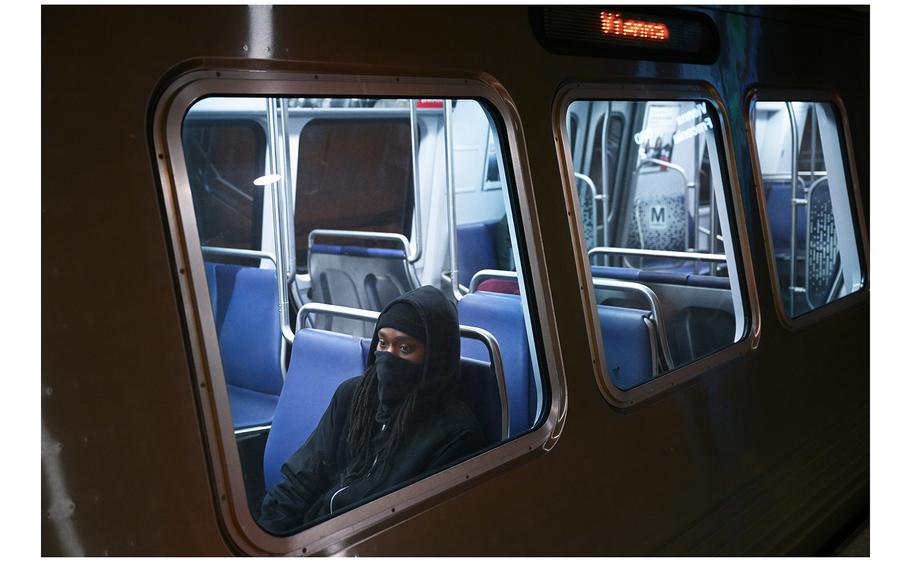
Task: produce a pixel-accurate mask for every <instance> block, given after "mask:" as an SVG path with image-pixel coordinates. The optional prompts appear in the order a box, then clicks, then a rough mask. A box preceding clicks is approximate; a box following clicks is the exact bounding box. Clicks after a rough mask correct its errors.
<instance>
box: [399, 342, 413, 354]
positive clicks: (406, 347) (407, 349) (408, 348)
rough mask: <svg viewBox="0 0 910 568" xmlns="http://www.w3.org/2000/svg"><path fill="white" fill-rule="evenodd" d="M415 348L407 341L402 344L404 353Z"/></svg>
mask: <svg viewBox="0 0 910 568" xmlns="http://www.w3.org/2000/svg"><path fill="white" fill-rule="evenodd" d="M413 350H414V349H413V348H412V347H411V346H410V345H408V344H407V343H405V344H404V345H402V346H401V352H402V353H410V352H411V351H413Z"/></svg>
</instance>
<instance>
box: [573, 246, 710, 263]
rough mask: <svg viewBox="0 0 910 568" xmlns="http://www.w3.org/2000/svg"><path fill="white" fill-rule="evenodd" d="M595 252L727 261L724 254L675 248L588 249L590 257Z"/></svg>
mask: <svg viewBox="0 0 910 568" xmlns="http://www.w3.org/2000/svg"><path fill="white" fill-rule="evenodd" d="M595 254H618V255H623V256H646V257H653V258H672V259H676V260H680V259H681V260H699V261H705V262H727V257H726V256H725V255H722V254H709V253H704V252H683V251H675V250H652V249H630V248H620V247H594V248H592V249H591V250H589V251H588V259H590V258H591V257H592V256H594V255H595Z"/></svg>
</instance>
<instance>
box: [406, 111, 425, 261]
mask: <svg viewBox="0 0 910 568" xmlns="http://www.w3.org/2000/svg"><path fill="white" fill-rule="evenodd" d="M410 106H411V172H412V174H413V180H414V234H412V235H411V244H412V245H414V246H413V249H414V251H413V252H411V251H408V262H411V263H414V262H417V261H418V260H420V255H421V254H422V252H423V251H422V249H421V243H422V242H423V222H422V221H421V210H420V169H419V167H418V164H417V161H418V160H417V154H418V149H419V146H420V131H419V129H418V124H417V100H416V99H411V100H410Z"/></svg>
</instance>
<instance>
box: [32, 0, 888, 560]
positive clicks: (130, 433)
mask: <svg viewBox="0 0 910 568" xmlns="http://www.w3.org/2000/svg"><path fill="white" fill-rule="evenodd" d="M41 28H42V40H41V41H42V64H41V68H42V79H43V82H42V101H41V112H42V134H43V142H42V165H41V173H42V229H41V243H42V272H41V283H42V291H43V296H42V300H43V302H42V304H43V309H42V316H41V324H42V337H41V348H42V355H41V438H42V442H41V456H42V458H41V488H42V490H41V505H42V522H41V552H42V554H43V555H46V556H108V555H111V556H142V555H146V556H150V555H155V556H157V555H168V556H174V555H179V556H227V555H241V556H246V555H253V556H275V555H277V556H300V555H302V556H311V555H316V556H325V555H329V556H652V555H656V556H770V555H818V554H827V553H829V552H831V550H833V547H834V546H835V545H836V543H838V542H840V540H842V539H843V538H844V537H845V536H846V535H848V534H850V532H851V531H852V530H853V529H854V528H855V527H856V526H857V525H858V523H861V522H862V521H863V520H864V519H866V518H868V515H869V502H870V498H869V492H870V474H869V472H870V466H869V457H870V396H869V393H870V381H869V376H870V371H869V368H870V348H869V337H870V312H869V305H870V281H871V278H870V268H869V236H868V234H869V233H868V227H869V216H868V211H869V195H870V193H869V178H870V168H869V163H870V160H869V154H870V152H869V145H870V136H869V132H870V124H869V108H870V105H869V83H868V77H869V55H870V51H869V44H870V30H869V10H868V7H805V6H803V7H787V6H720V7H712V6H679V7H670V6H648V5H640V6H606V5H594V4H586V5H572V6H568V5H567V6H544V5H534V6H517V5H508V6H403V5H396V6H366V5H364V6H289V5H277V6H267V5H250V6H243V5H234V6H154V7H152V6H103V7H102V6H43V7H42V10H41ZM421 286H432V287H434V288H436V289H437V290H440V291H441V292H442V293H443V294H444V295H445V297H446V298H447V299H448V300H449V301H450V302H451V303H452V305H453V306H455V309H456V312H457V315H458V323H459V326H460V339H459V340H458V344H457V346H453V347H457V348H458V351H459V353H460V355H459V357H460V365H459V366H458V369H457V373H456V374H457V376H458V379H459V380H458V381H457V384H456V386H455V387H454V388H453V389H452V391H451V393H449V395H450V396H451V397H455V398H457V399H458V400H459V404H464V405H465V406H466V407H468V408H470V409H471V412H472V413H473V415H474V416H475V417H476V419H477V423H478V424H479V426H480V430H481V432H482V437H483V447H482V448H481V449H478V450H477V451H474V452H472V453H469V454H466V455H463V456H461V457H459V458H458V459H457V460H455V461H453V462H451V463H448V464H446V465H445V466H444V467H437V468H435V469H432V470H428V471H425V472H422V473H421V474H420V475H417V476H415V477H413V478H411V479H408V480H407V481H406V482H402V483H399V484H397V485H395V486H393V487H386V488H384V489H382V490H381V491H377V492H375V493H373V494H370V495H367V496H365V497H364V498H363V499H361V500H359V501H357V502H355V503H352V504H350V505H347V506H345V507H343V508H341V509H340V510H337V511H334V510H333V511H332V512H331V514H328V515H325V516H321V517H319V518H317V519H315V520H310V521H307V522H301V523H300V524H299V526H297V527H296V529H295V530H293V531H290V532H288V533H286V534H284V533H282V534H278V533H275V532H270V531H269V530H266V528H264V526H263V524H262V522H261V521H260V510H261V503H262V501H263V499H264V496H265V495H267V494H268V493H269V491H270V490H272V489H273V488H274V487H275V486H276V485H277V484H279V483H281V480H282V475H286V473H285V474H283V473H282V472H283V470H282V464H284V463H285V462H286V461H287V460H288V459H289V458H290V457H291V455H292V454H293V453H294V452H295V450H297V449H298V448H300V447H301V446H302V445H304V444H307V443H308V440H310V438H311V434H312V433H313V431H314V429H315V428H317V424H318V423H319V421H320V418H321V417H322V416H323V413H324V412H326V408H327V405H328V404H329V401H330V400H331V398H332V395H333V393H334V392H335V391H336V389H337V388H338V386H339V385H340V384H341V383H342V382H343V381H345V380H346V379H349V378H351V377H356V376H358V375H361V374H363V373H365V372H366V370H367V368H368V362H369V361H371V360H372V359H371V357H372V349H374V348H375V344H374V345H373V346H371V342H370V340H371V337H372V336H373V334H374V330H375V325H376V321H377V317H378V315H379V313H380V312H381V311H382V310H383V308H384V307H386V306H387V305H389V303H390V302H391V301H393V300H394V299H395V298H397V297H399V296H400V295H402V294H406V293H408V292H409V291H412V290H414V289H416V288H419V287H421ZM61 291H65V299H64V298H61V297H60V296H58V295H57V294H58V293H59V292H61Z"/></svg>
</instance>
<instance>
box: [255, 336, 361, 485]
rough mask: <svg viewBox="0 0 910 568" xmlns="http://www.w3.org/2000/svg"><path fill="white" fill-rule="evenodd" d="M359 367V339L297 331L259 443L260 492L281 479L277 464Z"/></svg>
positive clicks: (358, 372)
mask: <svg viewBox="0 0 910 568" xmlns="http://www.w3.org/2000/svg"><path fill="white" fill-rule="evenodd" d="M363 370H364V365H363V357H362V351H361V346H360V338H359V337H351V336H349V335H343V334H340V333H335V332H332V331H325V330H321V329H310V328H305V329H302V330H300V331H299V332H297V336H296V337H295V338H294V346H293V348H292V350H291V363H290V366H289V367H288V375H287V379H286V380H285V384H284V390H283V391H282V392H281V396H280V397H279V399H278V406H277V408H276V409H275V417H274V419H273V421H272V429H271V432H270V433H269V437H268V441H267V442H266V446H265V457H264V459H263V468H264V472H263V473H264V474H265V485H266V490H268V489H269V488H271V487H272V486H273V485H275V484H276V483H278V482H279V481H280V480H281V474H280V469H281V465H282V464H283V463H284V462H286V461H287V460H288V458H290V457H291V455H292V454H293V453H294V452H295V451H297V449H298V448H300V446H302V445H303V444H304V443H305V442H306V441H307V438H309V437H310V434H311V433H312V432H313V430H315V429H316V425H317V424H318V423H319V419H320V418H322V415H323V413H324V412H325V409H326V408H328V406H329V402H331V400H332V395H333V394H335V389H337V388H338V385H340V384H341V383H342V382H344V381H345V380H347V379H350V378H351V377H356V376H358V375H361V374H363Z"/></svg>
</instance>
